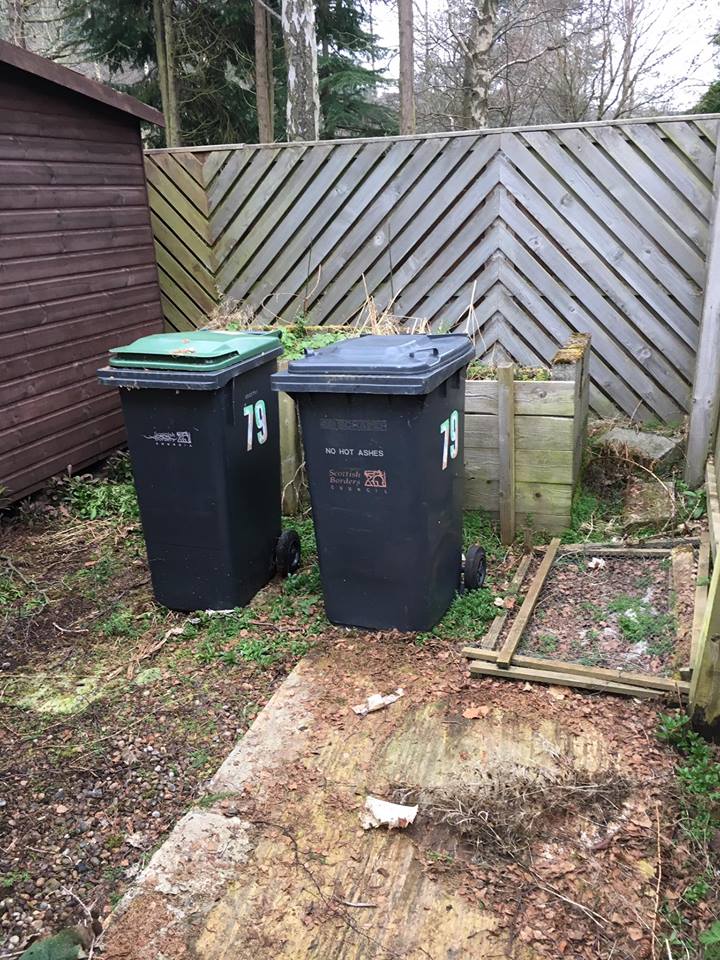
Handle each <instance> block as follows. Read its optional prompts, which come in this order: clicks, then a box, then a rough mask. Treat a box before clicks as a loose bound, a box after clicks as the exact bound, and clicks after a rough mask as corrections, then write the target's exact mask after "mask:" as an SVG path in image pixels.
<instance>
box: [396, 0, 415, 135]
mask: <svg viewBox="0 0 720 960" xmlns="http://www.w3.org/2000/svg"><path fill="white" fill-rule="evenodd" d="M398 26H399V31H400V133H402V134H413V133H415V91H414V84H413V79H414V72H415V57H414V53H413V0H398Z"/></svg>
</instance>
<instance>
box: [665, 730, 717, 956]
mask: <svg viewBox="0 0 720 960" xmlns="http://www.w3.org/2000/svg"><path fill="white" fill-rule="evenodd" d="M657 735H658V738H659V739H660V740H661V741H663V743H667V744H668V745H669V746H671V747H673V749H675V750H676V751H677V752H678V754H679V755H680V761H679V763H678V765H677V766H676V768H675V773H676V777H677V781H678V786H679V788H680V820H679V826H680V829H681V831H682V833H683V834H684V838H685V841H686V843H687V844H688V845H689V847H690V849H691V850H692V851H693V852H694V854H695V856H694V862H696V863H697V864H699V865H701V870H700V871H699V873H698V876H696V877H695V878H694V880H693V881H692V882H691V883H690V884H688V886H687V887H686V888H685V891H684V893H683V896H682V903H681V904H680V905H679V906H677V907H674V908H672V909H671V908H669V907H666V908H665V910H664V913H665V918H666V920H667V922H668V924H669V925H670V927H671V931H670V937H669V938H668V939H669V942H670V943H671V945H672V946H678V947H680V948H682V949H684V951H685V955H686V956H697V951H696V950H694V951H693V952H692V953H691V950H693V947H694V945H693V944H692V943H690V942H689V940H688V938H687V933H686V928H687V926H688V923H687V920H686V918H685V915H684V913H683V905H685V906H690V907H692V906H693V905H694V904H696V903H698V902H700V901H701V900H703V899H704V898H705V897H706V896H707V895H708V894H712V893H713V892H714V888H715V880H714V877H715V873H716V869H717V864H716V856H717V855H716V854H715V853H714V852H713V850H712V848H711V842H712V841H713V839H714V837H715V835H716V833H717V831H718V830H720V763H718V762H717V760H716V753H715V751H714V750H713V748H712V747H711V746H710V744H709V743H708V742H707V741H706V740H704V739H703V737H701V736H700V734H698V733H696V732H695V731H694V730H693V729H692V727H691V724H690V718H689V717H688V716H687V715H686V714H682V713H677V714H675V715H670V714H668V715H665V716H664V717H662V719H661V721H660V725H659V727H658V731H657ZM698 942H699V945H700V946H701V947H702V957H703V958H704V960H720V921H717V920H716V921H715V922H714V923H712V924H711V925H710V926H709V927H708V928H707V929H706V930H704V931H703V932H702V933H700V935H699V937H698Z"/></svg>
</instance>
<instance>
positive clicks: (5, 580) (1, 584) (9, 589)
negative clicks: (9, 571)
mask: <svg viewBox="0 0 720 960" xmlns="http://www.w3.org/2000/svg"><path fill="white" fill-rule="evenodd" d="M23 596H24V590H23V588H22V587H21V586H20V584H19V583H17V582H16V581H15V580H14V579H13V578H12V577H11V576H6V577H0V607H4V606H10V604H12V603H16V602H17V601H18V600H20V599H21V598H22V597H23Z"/></svg>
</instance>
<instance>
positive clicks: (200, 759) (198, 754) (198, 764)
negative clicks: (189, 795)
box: [188, 748, 210, 770]
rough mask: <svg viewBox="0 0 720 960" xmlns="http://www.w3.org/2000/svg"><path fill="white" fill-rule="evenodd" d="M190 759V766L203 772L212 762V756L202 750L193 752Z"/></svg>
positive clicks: (189, 755) (189, 756)
mask: <svg viewBox="0 0 720 960" xmlns="http://www.w3.org/2000/svg"><path fill="white" fill-rule="evenodd" d="M188 759H189V760H190V766H191V767H192V768H193V770H202V768H203V767H206V766H207V765H208V763H209V762H210V754H209V753H208V752H207V750H203V749H202V748H200V749H197V750H191V751H190V753H189V754H188Z"/></svg>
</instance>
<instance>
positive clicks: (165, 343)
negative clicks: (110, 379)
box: [110, 330, 279, 370]
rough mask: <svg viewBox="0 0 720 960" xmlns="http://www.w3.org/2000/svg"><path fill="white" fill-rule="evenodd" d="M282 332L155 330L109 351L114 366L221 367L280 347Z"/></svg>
mask: <svg viewBox="0 0 720 960" xmlns="http://www.w3.org/2000/svg"><path fill="white" fill-rule="evenodd" d="M278 338H279V334H275V333H253V332H242V331H241V332H238V333H232V332H228V331H225V330H192V331H189V332H187V333H155V334H152V335H151V336H149V337H140V339H139V340H135V342H134V343H129V344H127V346H124V347H113V349H111V350H110V366H111V367H142V368H143V369H145V370H220V369H222V368H223V367H229V366H232V365H233V364H236V363H240V362H242V361H243V360H249V359H251V358H252V357H256V356H258V354H261V353H267V352H268V351H269V350H272V349H274V348H277V347H278V346H279V342H278Z"/></svg>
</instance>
